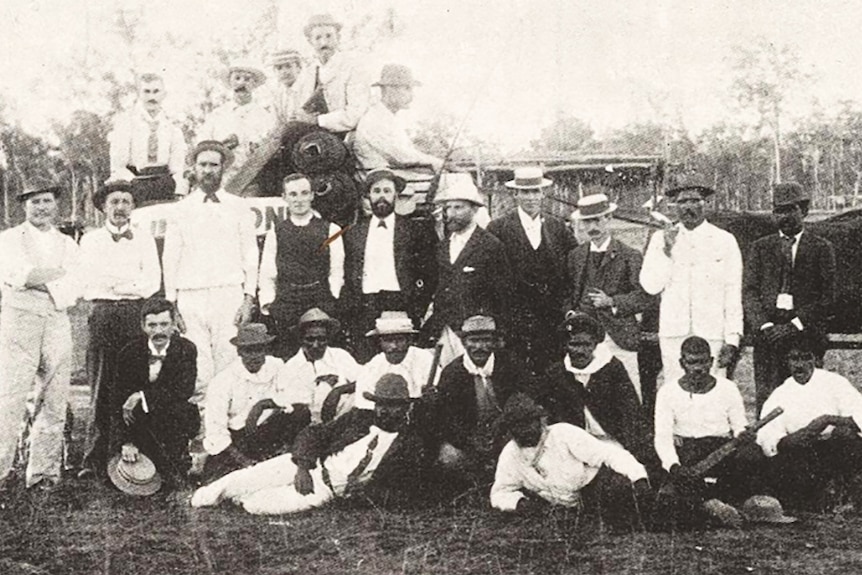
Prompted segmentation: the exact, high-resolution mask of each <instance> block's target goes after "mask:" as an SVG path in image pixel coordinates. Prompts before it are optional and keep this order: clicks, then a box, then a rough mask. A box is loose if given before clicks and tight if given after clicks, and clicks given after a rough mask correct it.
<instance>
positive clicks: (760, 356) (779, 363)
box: [754, 337, 826, 415]
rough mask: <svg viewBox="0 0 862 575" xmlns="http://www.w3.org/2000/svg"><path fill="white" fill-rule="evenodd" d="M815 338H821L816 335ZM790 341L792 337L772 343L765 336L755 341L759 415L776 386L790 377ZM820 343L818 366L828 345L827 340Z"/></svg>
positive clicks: (756, 389)
mask: <svg viewBox="0 0 862 575" xmlns="http://www.w3.org/2000/svg"><path fill="white" fill-rule="evenodd" d="M814 339H815V340H818V339H820V338H816V337H815V338H814ZM790 343H791V340H790V339H785V340H782V341H778V342H776V343H774V344H772V343H769V342H767V341H766V340H765V339H764V338H763V337H758V338H757V341H755V343H754V386H755V400H756V402H757V413H758V415H759V414H760V410H761V408H762V407H763V404H764V403H765V402H766V400H767V399H769V396H770V394H771V393H772V392H773V391H775V388H777V387H778V386H779V385H781V384H782V383H784V381H785V380H786V379H787V378H788V377H790V369H788V367H787V352H788V351H789V349H788V348H789V345H790ZM818 343H819V344H820V345H816V346H815V348H814V355H815V359H816V361H817V365H818V367H822V366H823V356H824V355H825V354H826V346H825V345H824V343H825V342H819V341H818Z"/></svg>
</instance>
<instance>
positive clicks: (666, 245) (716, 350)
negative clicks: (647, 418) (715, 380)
mask: <svg viewBox="0 0 862 575" xmlns="http://www.w3.org/2000/svg"><path fill="white" fill-rule="evenodd" d="M714 193H715V190H713V189H712V188H710V187H707V186H704V185H700V184H698V183H695V182H690V183H687V184H686V185H683V186H680V187H676V188H673V189H671V190H669V191H668V192H667V193H666V195H667V197H668V198H670V200H671V201H672V202H674V203H675V205H676V209H677V214H678V216H679V223H678V224H668V225H667V227H665V229H663V230H659V231H658V232H656V233H655V234H653V236H652V238H651V239H650V242H649V245H648V246H647V251H646V255H645V256H644V264H643V267H642V268H641V274H640V282H641V286H643V288H644V291H646V292H647V293H648V294H650V295H659V294H661V309H660V317H659V328H658V336H659V343H660V345H661V356H662V364H663V369H664V380H665V381H674V380H676V379H678V378H679V377H681V376H682V367H681V366H680V363H679V358H680V346H682V342H683V341H684V340H685V339H686V338H687V337H688V336H690V335H697V336H700V337H702V338H704V339H705V340H706V341H708V342H709V345H710V349H711V350H712V356H713V357H716V358H718V359H717V361H716V362H715V364H714V365H713V375H716V374H717V375H721V376H724V375H725V374H726V369H727V367H729V366H730V365H732V364H733V362H734V361H735V358H736V354H737V352H738V351H739V339H740V337H741V335H742V256H741V255H740V253H739V245H738V244H737V243H736V238H734V237H733V235H732V234H730V233H729V232H726V231H724V230H722V229H719V228H717V227H716V226H714V225H712V224H711V223H709V222H708V221H706V219H705V218H704V214H703V212H704V203H705V202H706V200H707V199H708V198H709V197H710V196H712V195H713V194H714Z"/></svg>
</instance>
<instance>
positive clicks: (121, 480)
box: [108, 453, 162, 497]
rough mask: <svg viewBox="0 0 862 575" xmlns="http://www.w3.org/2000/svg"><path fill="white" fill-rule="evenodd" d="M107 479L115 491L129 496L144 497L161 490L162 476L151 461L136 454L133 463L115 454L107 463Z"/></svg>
mask: <svg viewBox="0 0 862 575" xmlns="http://www.w3.org/2000/svg"><path fill="white" fill-rule="evenodd" d="M108 477H109V478H110V479H111V483H113V484H114V485H115V486H116V487H117V489H119V490H120V491H122V492H123V493H127V494H129V495H137V496H140V497H146V496H147V495H152V494H153V493H155V492H156V491H158V490H159V489H161V488H162V476H161V475H159V472H158V471H157V470H156V466H155V464H153V462H152V460H151V459H150V458H149V457H147V456H146V455H144V454H143V453H138V459H137V460H136V461H135V462H134V463H129V462H127V461H123V458H122V455H121V454H119V453H118V454H117V455H115V456H114V457H113V458H111V460H110V461H109V462H108Z"/></svg>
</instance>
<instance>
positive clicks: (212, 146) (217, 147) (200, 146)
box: [187, 140, 235, 170]
mask: <svg viewBox="0 0 862 575" xmlns="http://www.w3.org/2000/svg"><path fill="white" fill-rule="evenodd" d="M201 152H218V153H219V154H221V163H222V169H223V170H226V169H228V168H229V167H230V166H231V165H232V164H233V161H234V157H235V156H234V154H233V151H232V150H231V149H230V148H228V147H227V146H225V145H224V143H222V142H219V141H218V140H201V141H200V142H198V143H197V144H195V147H194V148H193V149H192V151H191V152H189V157H188V160H189V161H188V162H187V163H189V164H191V165H194V164H195V162H196V161H197V159H198V154H200V153H201Z"/></svg>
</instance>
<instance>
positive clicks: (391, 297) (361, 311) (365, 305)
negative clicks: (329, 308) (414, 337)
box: [342, 291, 416, 364]
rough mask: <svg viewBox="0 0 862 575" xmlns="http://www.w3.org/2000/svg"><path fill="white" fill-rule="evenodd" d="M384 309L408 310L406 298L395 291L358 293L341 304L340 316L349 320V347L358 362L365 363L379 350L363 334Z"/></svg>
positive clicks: (372, 325) (371, 327) (369, 329)
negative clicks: (352, 298)
mask: <svg viewBox="0 0 862 575" xmlns="http://www.w3.org/2000/svg"><path fill="white" fill-rule="evenodd" d="M384 311H408V309H407V298H406V297H405V296H404V294H403V293H402V292H397V291H383V292H378V293H369V294H364V293H360V294H358V295H356V296H355V299H354V301H351V302H345V305H344V306H343V312H342V316H343V317H344V318H345V319H347V320H348V322H349V323H348V326H347V327H348V338H349V343H350V346H349V347H350V350H351V351H352V352H353V357H354V358H356V361H357V362H359V363H360V364H363V363H366V362H367V361H368V360H370V359H371V358H372V357H374V356H375V355H376V354H377V352H378V351H380V350H378V349H377V347H376V346H375V345H374V341H373V340H371V339H369V338H367V337H365V334H366V333H368V332H369V331H371V330H372V329H374V321H375V320H376V319H377V318H379V317H380V313H381V312H384ZM413 323H414V325H415V324H416V318H413Z"/></svg>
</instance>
